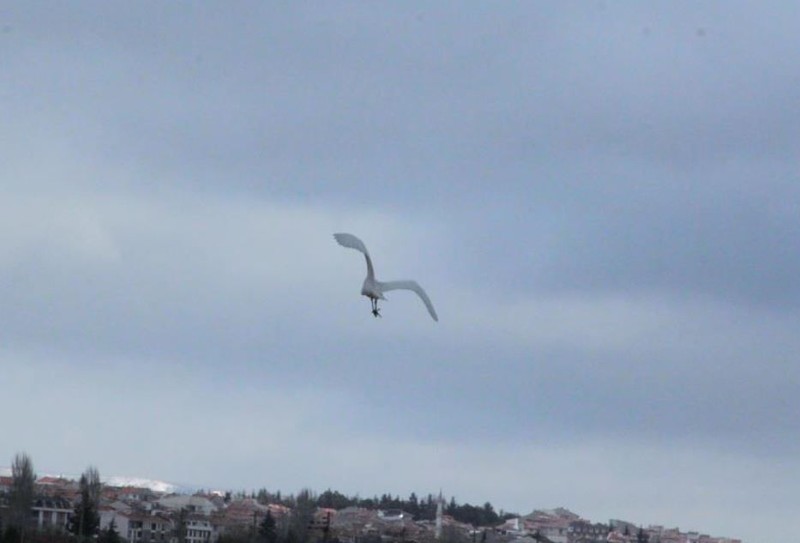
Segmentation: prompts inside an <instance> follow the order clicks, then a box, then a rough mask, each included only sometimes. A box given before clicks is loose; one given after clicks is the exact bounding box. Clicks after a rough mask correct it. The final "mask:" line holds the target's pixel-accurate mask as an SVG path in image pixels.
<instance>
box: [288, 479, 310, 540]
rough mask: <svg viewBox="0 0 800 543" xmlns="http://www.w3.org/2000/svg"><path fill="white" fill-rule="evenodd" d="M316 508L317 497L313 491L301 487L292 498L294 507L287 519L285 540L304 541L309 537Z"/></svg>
mask: <svg viewBox="0 0 800 543" xmlns="http://www.w3.org/2000/svg"><path fill="white" fill-rule="evenodd" d="M316 510H317V499H316V497H315V496H314V494H313V492H311V490H308V489H303V490H301V491H300V492H298V493H297V496H296V497H295V499H294V509H293V511H292V514H291V518H290V520H289V531H288V533H287V540H291V539H294V540H295V541H296V542H298V543H306V542H307V541H308V539H309V535H310V532H311V530H310V528H311V523H312V521H313V520H314V513H315V512H316Z"/></svg>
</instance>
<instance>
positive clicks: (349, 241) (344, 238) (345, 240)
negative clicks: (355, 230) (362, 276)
mask: <svg viewBox="0 0 800 543" xmlns="http://www.w3.org/2000/svg"><path fill="white" fill-rule="evenodd" d="M333 237H334V238H336V241H337V242H338V243H339V245H341V246H342V247H348V248H350V249H355V250H356V251H360V252H362V253H364V258H366V259H367V277H370V278H372V279H374V278H375V270H373V269H372V259H371V258H370V257H369V252H368V251H367V247H366V245H364V242H363V241H361V240H360V239H358V238H357V237H355V236H354V235H353V234H345V233H340V234H334V235H333Z"/></svg>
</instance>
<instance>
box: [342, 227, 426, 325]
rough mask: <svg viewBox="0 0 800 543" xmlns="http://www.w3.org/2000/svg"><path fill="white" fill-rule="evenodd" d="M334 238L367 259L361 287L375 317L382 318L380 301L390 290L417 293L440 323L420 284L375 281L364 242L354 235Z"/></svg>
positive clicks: (407, 281) (404, 281) (414, 282)
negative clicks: (364, 277)
mask: <svg viewBox="0 0 800 543" xmlns="http://www.w3.org/2000/svg"><path fill="white" fill-rule="evenodd" d="M333 237H334V238H336V241H337V242H338V243H339V245H341V246H342V247H348V248H350V249H355V250H356V251H359V252H361V253H363V254H364V258H366V259H367V277H366V279H364V284H363V285H362V286H361V294H363V295H364V296H366V297H367V298H369V299H370V301H371V302H372V314H373V315H374V316H375V317H380V316H381V312H380V309H378V300H385V299H386V298H385V297H384V296H383V293H384V292H387V291H389V290H400V289H404V290H411V291H413V292H416V293H417V296H419V297H420V299H421V300H422V301H423V302H424V303H425V307H427V308H428V313H430V314H431V317H432V318H433V320H435V321H438V320H439V317H438V316H437V315H436V310H435V309H434V308H433V304H432V303H431V299H430V298H428V295H427V294H425V291H424V290H422V287H421V286H419V283H417V282H416V281H411V280H403V281H386V282H383V281H378V280H377V279H375V270H374V269H373V267H372V259H371V258H370V257H369V252H367V248H366V246H365V245H364V242H363V241H361V240H360V239H358V238H357V237H355V236H354V235H353V234H334V235H333Z"/></svg>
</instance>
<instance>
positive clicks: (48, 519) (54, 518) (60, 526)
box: [31, 497, 73, 532]
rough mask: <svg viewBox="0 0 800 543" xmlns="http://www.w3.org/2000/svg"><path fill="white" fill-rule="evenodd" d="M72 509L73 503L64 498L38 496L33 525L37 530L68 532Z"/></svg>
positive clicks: (34, 506)
mask: <svg viewBox="0 0 800 543" xmlns="http://www.w3.org/2000/svg"><path fill="white" fill-rule="evenodd" d="M72 511H73V507H72V503H71V502H69V501H68V500H66V499H64V498H51V497H41V498H36V499H35V500H34V501H33V510H32V513H31V514H32V516H33V525H34V526H35V527H36V529H37V530H46V531H55V532H66V531H68V530H69V521H70V518H71V517H72Z"/></svg>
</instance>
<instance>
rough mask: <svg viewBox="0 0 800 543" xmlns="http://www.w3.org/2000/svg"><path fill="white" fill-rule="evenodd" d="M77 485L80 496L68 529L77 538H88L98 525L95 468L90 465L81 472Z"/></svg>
mask: <svg viewBox="0 0 800 543" xmlns="http://www.w3.org/2000/svg"><path fill="white" fill-rule="evenodd" d="M79 487H80V493H81V496H80V500H79V501H77V502H76V503H75V512H74V514H73V516H72V522H71V524H70V531H71V532H72V533H73V534H75V535H77V536H78V539H83V538H90V537H92V536H94V535H95V534H96V533H97V530H98V528H99V527H100V514H99V513H98V511H97V508H98V506H99V505H100V490H101V486H100V474H99V473H98V471H97V468H95V467H92V466H90V467H89V468H87V469H86V471H85V472H83V474H82V475H81V479H80V483H79Z"/></svg>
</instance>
